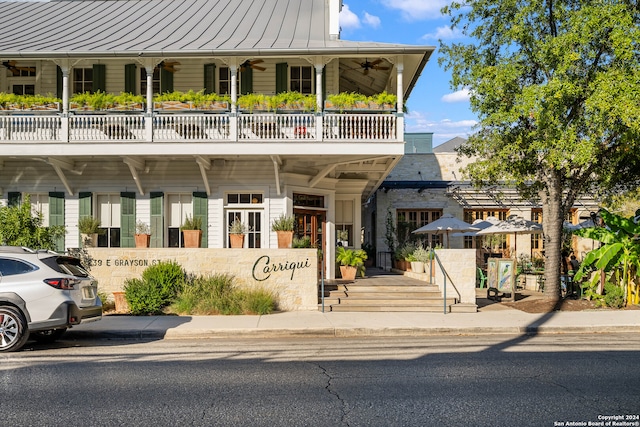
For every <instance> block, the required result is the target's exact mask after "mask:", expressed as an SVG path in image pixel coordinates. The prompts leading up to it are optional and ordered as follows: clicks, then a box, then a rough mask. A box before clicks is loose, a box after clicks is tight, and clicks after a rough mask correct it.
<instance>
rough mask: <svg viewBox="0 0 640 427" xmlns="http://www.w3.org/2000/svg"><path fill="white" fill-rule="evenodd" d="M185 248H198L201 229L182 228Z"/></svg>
mask: <svg viewBox="0 0 640 427" xmlns="http://www.w3.org/2000/svg"><path fill="white" fill-rule="evenodd" d="M182 234H183V236H184V247H185V248H199V247H200V241H201V240H202V230H182Z"/></svg>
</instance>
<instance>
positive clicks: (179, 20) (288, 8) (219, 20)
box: [0, 0, 426, 58]
mask: <svg viewBox="0 0 640 427" xmlns="http://www.w3.org/2000/svg"><path fill="white" fill-rule="evenodd" d="M328 28H329V10H328V2H327V0H101V1H100V0H99V1H77V0H75V1H74V0H62V1H51V2H26V1H18V2H15V1H13V2H0V55H2V56H3V57H5V56H17V57H25V58H26V57H30V58H40V57H45V56H46V57H47V58H51V57H95V56H105V55H109V56H131V55H132V53H135V54H136V55H138V54H139V56H172V57H178V56H183V57H184V56H204V55H208V56H211V55H217V56H224V55H228V56H238V55H246V54H252V55H256V53H259V54H260V55H261V56H264V55H267V56H268V55H277V54H293V53H296V54H322V53H323V52H324V53H325V54H328V53H338V52H337V51H340V52H342V53H351V54H354V53H362V54H365V53H367V52H368V51H371V52H379V51H385V52H388V53H390V54H391V53H394V52H396V53H397V54H402V53H405V50H408V51H413V52H415V53H417V52H418V51H422V52H423V53H424V52H425V50H426V49H425V47H424V46H422V47H418V46H407V45H393V44H380V43H366V42H345V41H342V40H330V39H329V35H328V34H329V29H328Z"/></svg>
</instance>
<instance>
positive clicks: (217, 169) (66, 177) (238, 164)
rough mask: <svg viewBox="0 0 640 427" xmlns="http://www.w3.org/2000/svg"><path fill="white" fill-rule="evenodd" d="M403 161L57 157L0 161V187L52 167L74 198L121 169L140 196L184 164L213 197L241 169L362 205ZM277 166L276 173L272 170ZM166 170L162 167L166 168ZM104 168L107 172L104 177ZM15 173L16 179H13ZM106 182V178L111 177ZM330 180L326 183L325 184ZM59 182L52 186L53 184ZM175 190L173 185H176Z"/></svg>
mask: <svg viewBox="0 0 640 427" xmlns="http://www.w3.org/2000/svg"><path fill="white" fill-rule="evenodd" d="M400 158H401V156H399V155H392V156H384V155H380V156H371V155H368V156H363V155H324V156H299V155H298V156H293V155H280V156H275V160H277V161H275V160H274V156H262V155H260V156H258V155H243V156H239V155H230V156H223V155H220V156H218V155H216V156H209V155H171V156H166V155H165V156H160V155H148V156H142V155H133V156H131V155H126V156H125V155H117V156H58V157H51V156H49V157H44V156H31V157H19V158H16V157H8V156H7V157H2V156H0V164H1V165H2V170H0V188H10V186H11V183H12V182H15V181H16V180H19V179H20V178H19V175H20V174H21V171H24V170H25V169H30V170H35V169H38V168H43V167H44V168H53V170H54V171H55V173H56V175H57V177H58V179H59V180H60V184H61V185H63V186H64V187H65V189H66V190H67V192H68V193H70V194H75V193H76V192H77V188H76V187H77V186H78V182H79V180H80V181H82V176H83V175H84V174H90V173H93V174H100V175H103V176H113V175H114V173H116V176H117V172H114V171H115V170H116V169H115V167H114V165H116V166H117V165H122V166H123V168H126V170H129V173H130V178H131V184H132V185H133V186H135V187H136V188H137V189H138V191H139V192H140V193H141V194H145V193H146V192H147V191H148V188H149V187H150V186H152V185H153V184H154V182H153V180H152V179H151V178H150V177H149V175H148V173H149V171H150V170H153V169H154V163H163V164H164V165H168V167H171V165H177V164H179V163H181V164H182V165H184V163H185V162H186V163H187V164H190V165H191V166H188V168H191V167H192V168H193V172H194V174H198V175H200V176H201V177H202V180H203V188H204V189H205V190H206V191H207V193H209V194H210V193H211V189H210V188H211V185H213V184H214V183H215V180H216V179H214V174H222V175H223V176H225V177H227V178H229V179H232V180H233V179H237V178H238V176H240V175H238V176H236V174H237V171H238V170H244V171H246V170H254V171H261V172H262V171H269V173H270V174H273V179H274V182H276V183H277V186H278V189H281V187H283V186H284V185H286V184H287V182H288V179H289V180H291V181H290V182H293V181H295V184H296V185H300V180H303V181H306V185H308V186H309V187H311V188H327V186H329V187H331V186H333V185H336V187H344V188H349V189H357V191H362V192H363V194H362V200H363V202H364V201H366V200H367V199H368V198H369V197H370V196H371V195H372V194H373V192H375V190H376V189H377V188H378V187H379V186H380V184H381V183H382V182H383V181H384V179H385V177H386V176H387V175H388V174H389V172H390V171H391V169H393V167H394V166H395V165H396V164H397V162H398V161H399V160H400ZM274 163H275V165H276V167H277V169H275V170H274ZM163 167H164V166H163ZM101 169H105V170H108V171H109V173H104V174H102V173H101V172H100V170H101ZM10 171H15V174H17V176H8V175H13V173H12V172H10ZM107 179H108V178H107ZM327 180H328V181H327ZM55 184H57V183H54V185H55ZM173 185H175V184H173Z"/></svg>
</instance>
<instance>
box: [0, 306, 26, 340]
mask: <svg viewBox="0 0 640 427" xmlns="http://www.w3.org/2000/svg"><path fill="white" fill-rule="evenodd" d="M28 338H29V331H28V330H27V321H26V319H25V318H24V315H23V314H22V313H21V312H20V310H18V309H17V308H15V307H12V306H8V305H3V306H0V351H15V350H18V349H19V348H21V347H22V346H23V345H24V343H25V342H27V339H28Z"/></svg>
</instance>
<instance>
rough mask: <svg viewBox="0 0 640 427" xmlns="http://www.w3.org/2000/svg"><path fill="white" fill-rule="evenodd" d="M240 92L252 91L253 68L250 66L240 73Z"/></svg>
mask: <svg viewBox="0 0 640 427" xmlns="http://www.w3.org/2000/svg"><path fill="white" fill-rule="evenodd" d="M240 92H241V95H246V94H247V93H253V69H252V68H251V67H246V68H245V69H244V71H242V72H241V73H240Z"/></svg>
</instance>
